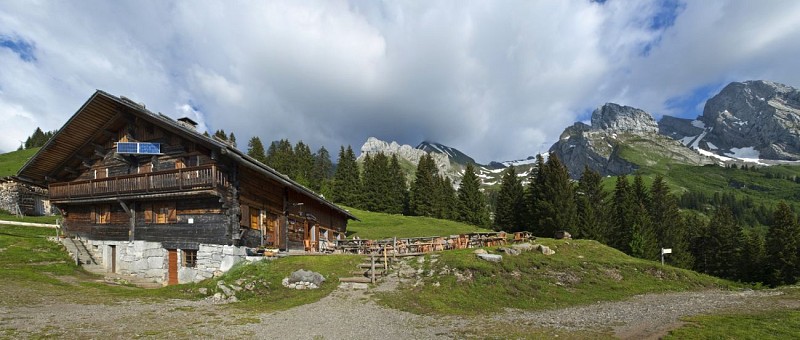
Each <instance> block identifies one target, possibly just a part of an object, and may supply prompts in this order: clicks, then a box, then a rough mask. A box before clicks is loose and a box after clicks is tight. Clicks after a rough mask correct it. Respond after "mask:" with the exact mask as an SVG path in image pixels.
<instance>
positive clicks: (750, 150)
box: [660, 80, 800, 161]
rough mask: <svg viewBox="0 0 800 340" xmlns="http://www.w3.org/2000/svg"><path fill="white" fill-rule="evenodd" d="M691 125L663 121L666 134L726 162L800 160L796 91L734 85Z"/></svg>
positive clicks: (798, 94) (799, 96)
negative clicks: (679, 131) (695, 128)
mask: <svg viewBox="0 0 800 340" xmlns="http://www.w3.org/2000/svg"><path fill="white" fill-rule="evenodd" d="M664 118H665V119H667V117H664ZM687 121H688V120H684V121H677V120H676V119H674V118H672V117H670V118H669V119H668V122H667V123H666V124H665V123H664V120H662V122H661V123H660V127H661V132H662V133H665V134H667V135H669V136H670V137H673V138H678V139H682V140H683V142H684V144H686V145H688V146H690V147H693V148H695V149H698V151H700V152H704V153H711V154H714V155H717V156H721V157H719V158H723V159H724V158H728V157H731V158H740V159H741V158H748V159H753V160H759V159H760V160H789V161H794V160H800V90H798V89H795V88H793V87H790V86H786V85H783V84H778V83H774V82H769V81H763V80H756V81H746V82H741V83H740V82H734V83H730V84H728V86H726V87H725V88H724V89H722V91H721V92H720V93H719V94H717V95H716V96H714V97H712V98H711V99H709V100H708V101H707V102H706V106H705V108H704V109H703V115H702V116H700V117H698V119H697V120H696V121H689V122H687ZM687 124H689V125H692V126H694V127H701V128H702V129H700V131H698V130H691V128H688V127H687ZM678 130H683V131H684V134H683V136H681V134H678V133H675V132H676V131H678ZM690 130H691V131H690Z"/></svg>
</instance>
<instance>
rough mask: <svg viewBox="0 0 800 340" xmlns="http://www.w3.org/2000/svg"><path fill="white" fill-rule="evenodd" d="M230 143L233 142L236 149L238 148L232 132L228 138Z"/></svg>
mask: <svg viewBox="0 0 800 340" xmlns="http://www.w3.org/2000/svg"><path fill="white" fill-rule="evenodd" d="M228 141H229V142H231V145H233V147H234V148H235V147H236V136H234V135H233V132H231V135H230V137H228Z"/></svg>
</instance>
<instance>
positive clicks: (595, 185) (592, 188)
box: [573, 166, 609, 244]
mask: <svg viewBox="0 0 800 340" xmlns="http://www.w3.org/2000/svg"><path fill="white" fill-rule="evenodd" d="M601 181H602V177H601V176H600V173H598V172H597V171H594V170H592V169H589V167H588V166H585V167H584V169H583V174H582V175H581V179H580V180H579V181H578V189H577V190H576V192H575V203H576V206H577V212H578V213H577V214H578V216H577V223H576V228H575V231H574V233H573V236H574V237H578V238H585V239H591V240H596V241H599V242H602V243H604V244H608V238H607V236H608V222H607V220H606V219H607V215H608V214H607V210H608V208H609V202H608V193H607V192H605V191H604V190H603V187H602V183H601Z"/></svg>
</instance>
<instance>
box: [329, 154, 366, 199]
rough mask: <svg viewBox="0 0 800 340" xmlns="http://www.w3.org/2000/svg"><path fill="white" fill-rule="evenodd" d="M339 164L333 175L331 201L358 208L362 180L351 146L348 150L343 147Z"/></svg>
mask: <svg viewBox="0 0 800 340" xmlns="http://www.w3.org/2000/svg"><path fill="white" fill-rule="evenodd" d="M338 163H339V164H338V166H337V167H336V173H335V174H334V175H333V185H332V188H331V199H332V200H333V201H334V202H337V203H341V204H344V205H347V206H350V207H357V206H358V205H359V201H360V198H359V193H360V192H361V180H360V175H359V171H358V164H357V163H356V156H355V154H354V153H353V148H351V147H350V146H349V145H348V146H347V149H346V150H345V148H344V147H341V148H340V150H339V162H338Z"/></svg>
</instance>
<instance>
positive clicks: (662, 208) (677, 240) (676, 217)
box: [649, 175, 694, 268]
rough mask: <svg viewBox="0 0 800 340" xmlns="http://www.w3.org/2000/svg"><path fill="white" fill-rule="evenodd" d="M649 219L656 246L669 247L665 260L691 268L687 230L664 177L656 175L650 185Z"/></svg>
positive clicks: (676, 201) (691, 257) (675, 199)
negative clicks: (656, 241) (670, 251)
mask: <svg viewBox="0 0 800 340" xmlns="http://www.w3.org/2000/svg"><path fill="white" fill-rule="evenodd" d="M649 201H650V211H649V213H650V221H651V223H652V227H653V230H654V232H655V236H656V238H657V240H658V245H657V247H659V248H670V249H672V254H670V255H669V256H667V258H666V260H667V261H668V262H669V263H670V264H672V265H674V266H678V267H681V268H691V267H692V262H693V260H694V258H693V256H692V254H691V252H690V250H689V231H688V230H687V226H686V223H685V222H684V220H683V218H682V217H681V215H680V210H679V209H678V200H677V198H675V196H673V195H672V194H671V193H670V192H669V187H668V186H667V183H666V182H665V181H664V177H663V176H661V175H657V176H656V178H655V179H654V180H653V184H652V185H651V187H650V195H649Z"/></svg>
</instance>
